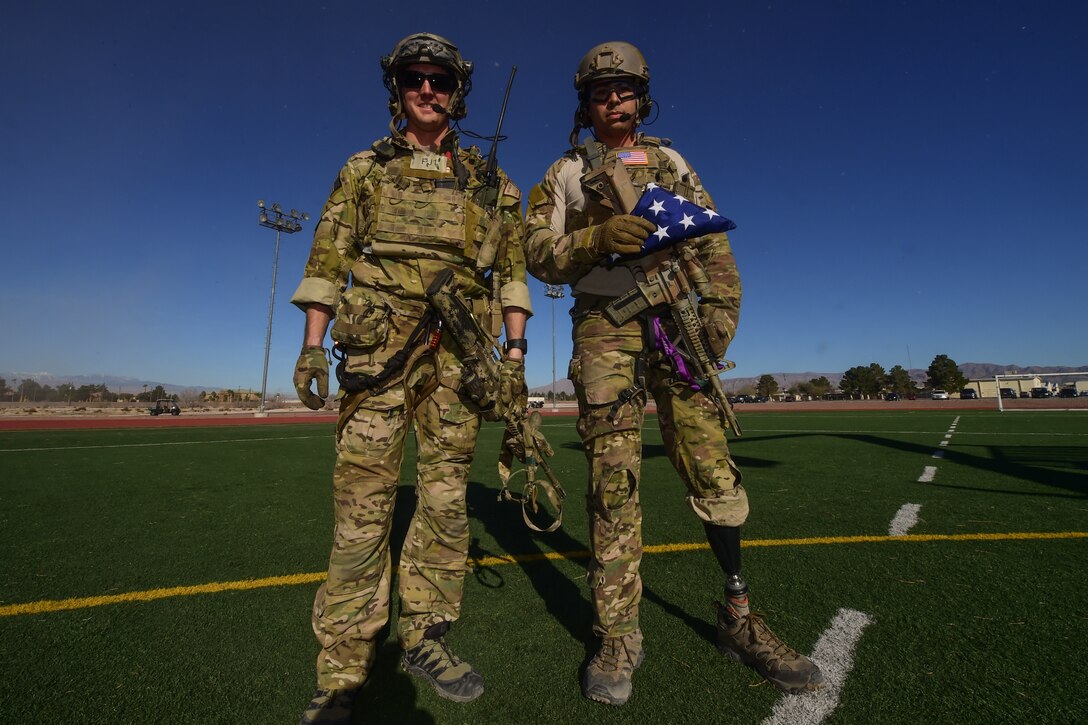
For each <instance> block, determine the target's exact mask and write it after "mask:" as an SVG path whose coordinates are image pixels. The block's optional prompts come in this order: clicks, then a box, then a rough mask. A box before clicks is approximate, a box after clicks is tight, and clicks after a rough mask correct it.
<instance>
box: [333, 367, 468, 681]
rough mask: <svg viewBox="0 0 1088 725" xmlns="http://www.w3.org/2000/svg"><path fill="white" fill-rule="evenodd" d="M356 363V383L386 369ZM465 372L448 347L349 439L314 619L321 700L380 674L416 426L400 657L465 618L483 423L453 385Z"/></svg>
mask: <svg viewBox="0 0 1088 725" xmlns="http://www.w3.org/2000/svg"><path fill="white" fill-rule="evenodd" d="M350 362H351V364H350V365H349V370H351V371H353V372H360V371H362V372H370V373H373V372H376V371H377V369H379V368H380V365H377V364H376V363H375V362H374V361H372V360H370V359H367V358H363V359H355V358H352V360H351V361H350ZM459 369H460V368H459V366H458V363H457V360H456V358H455V357H454V356H453V354H452V353H451V352H450V351H449V350H448V349H447V348H446V347H444V346H443V347H442V348H440V349H439V351H438V354H437V356H436V355H427V356H425V357H423V358H420V359H419V360H418V361H416V362H415V363H414V364H413V365H412V367H411V369H410V371H409V372H408V374H407V375H406V376H405V379H404V381H403V384H400V385H395V386H393V387H392V388H390V389H389V390H387V391H385V392H383V393H381V394H379V395H375V396H372V397H369V398H367V399H366V400H365V401H364V402H363V403H362V404H361V405H360V406H359V408H358V409H357V410H356V411H355V412H354V414H352V415H351V417H350V418H349V419H348V420H347V422H346V424H345V425H344V427H343V429H342V430H341V431H340V434H339V436H338V439H337V457H336V467H335V471H334V475H333V496H334V512H335V522H336V527H335V531H334V536H333V546H332V554H331V555H330V557H329V572H328V579H327V580H326V582H325V583H324V584H323V585H322V586H321V587H320V589H319V590H318V593H317V598H316V599H315V601H314V608H313V628H314V633H315V634H316V635H317V639H318V641H319V642H320V644H321V652H320V654H319V655H318V658H317V681H318V687H320V688H343V687H357V686H359V685H360V684H362V683H363V682H364V681H365V680H366V678H367V675H368V673H369V671H370V668H371V667H372V665H373V662H374V657H375V654H376V651H377V647H378V645H379V643H378V642H377V641H376V638H377V635H378V632H379V630H381V629H382V627H383V626H384V625H385V623H386V622H387V621H388V618H389V598H390V580H391V578H392V572H391V557H390V551H389V536H390V527H391V524H392V521H393V507H394V504H395V502H396V495H397V482H398V480H399V477H400V467H401V462H402V460H403V457H404V445H405V438H406V434H407V431H408V427H409V425H411V424H413V423H414V424H415V432H416V442H417V448H418V463H417V466H416V494H417V496H418V503H417V505H416V509H415V513H414V514H413V516H412V521H411V524H410V526H409V529H408V534H407V538H406V539H405V542H404V546H403V548H402V550H401V554H400V564H399V567H398V572H397V576H398V594H399V596H400V600H401V605H400V606H401V608H400V616H399V618H398V621H397V634H398V637H399V639H400V642H401V646H402V647H404V648H405V649H407V648H410V647H413V646H415V645H416V644H418V643H419V642H420V641H421V640H422V639H423V632H424V630H425V629H427V627H429V626H431V625H432V624H435V623H437V622H441V621H451V622H452V621H454V620H456V619H457V618H458V616H459V614H460V610H461V599H462V593H463V585H464V577H465V572H466V569H467V564H466V562H467V558H468V545H469V530H468V513H467V508H466V501H465V495H466V489H467V484H468V469H469V466H470V465H471V463H472V455H473V451H474V449H475V446H476V436H477V433H478V432H479V429H480V420H479V416H478V415H477V413H476V412H475V410H474V409H472V408H470V405H469V404H466V403H465V402H464V401H462V400H461V398H460V397H459V396H458V394H457V392H456V390H454V389H453V387H451V385H450V381H451V380H455V379H457V378H458V377H459ZM436 386H437V387H436ZM432 391H433V392H432Z"/></svg>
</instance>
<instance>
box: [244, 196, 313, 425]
mask: <svg viewBox="0 0 1088 725" xmlns="http://www.w3.org/2000/svg"><path fill="white" fill-rule="evenodd" d="M257 207H258V208H260V209H261V214H260V216H259V217H257V223H258V224H260V225H261V226H262V227H268V228H269V229H275V230H276V251H275V254H274V255H273V257H272V292H271V294H270V295H269V298H268V330H267V332H266V333H265V336H264V371H263V372H262V373H261V402H260V406H259V407H258V409H257V415H258V416H260V417H263V416H264V415H265V411H264V403H265V394H266V391H267V390H268V353H269V351H270V350H271V349H272V312H273V311H274V310H275V307H276V273H277V272H278V271H279V264H280V232H285V233H287V234H294V233H295V232H298V231H301V230H302V225H301V224H299V223H298V222H297V221H295V220H296V219H297V218H298V215H299V212H298V211H297V210H295V209H292V210H291V214H290V215H289V216H288V215H284V213H283V208H282V207H280V205H279V204H277V203H275V202H273V203H272V216H269V214H268V211H267V210H266V208H265V205H264V199H258V200H257ZM301 215H302V218H303V219H309V218H310V216H309V215H308V214H306V213H305V212H302V213H301Z"/></svg>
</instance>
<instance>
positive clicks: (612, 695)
mask: <svg viewBox="0 0 1088 725" xmlns="http://www.w3.org/2000/svg"><path fill="white" fill-rule="evenodd" d="M645 656H646V653H645V652H644V651H643V649H642V632H632V633H631V634H625V635H623V636H620V637H605V638H604V639H603V640H601V648H600V649H599V650H598V651H597V654H596V655H594V656H593V659H591V660H590V661H589V665H588V666H587V667H586V672H585V676H584V677H583V678H582V694H583V695H585V696H586V697H588V698H589V699H590V700H596V701H597V702H603V703H605V704H607V705H622V704H623V703H625V702H627V700H628V699H629V698H630V697H631V675H632V674H634V671H635V670H636V669H638V666H639V665H641V664H642V660H643V659H644V658H645Z"/></svg>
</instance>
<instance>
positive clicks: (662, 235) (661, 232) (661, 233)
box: [654, 226, 669, 239]
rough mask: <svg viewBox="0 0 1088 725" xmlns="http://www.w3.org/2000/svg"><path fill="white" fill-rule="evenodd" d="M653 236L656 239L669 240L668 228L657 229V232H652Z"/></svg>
mask: <svg viewBox="0 0 1088 725" xmlns="http://www.w3.org/2000/svg"><path fill="white" fill-rule="evenodd" d="M654 236H655V237H657V238H658V239H668V238H669V232H668V228H667V227H660V226H659V227H658V228H657V231H656V232H654Z"/></svg>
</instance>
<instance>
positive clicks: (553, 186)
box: [525, 157, 603, 284]
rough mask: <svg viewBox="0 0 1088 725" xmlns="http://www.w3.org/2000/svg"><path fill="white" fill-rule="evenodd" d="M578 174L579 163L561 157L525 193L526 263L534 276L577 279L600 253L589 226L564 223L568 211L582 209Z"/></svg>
mask: <svg viewBox="0 0 1088 725" xmlns="http://www.w3.org/2000/svg"><path fill="white" fill-rule="evenodd" d="M581 178H582V165H581V163H580V162H579V161H577V160H575V159H572V158H569V157H564V158H562V159H560V160H559V161H557V162H555V163H554V164H552V166H551V168H549V169H548V172H547V173H546V174H545V175H544V180H543V181H541V182H540V183H539V184H537V185H536V186H535V187H533V190H532V191H531V192H530V193H529V211H528V215H527V217H526V223H525V227H526V228H525V233H526V237H525V255H526V265H527V267H528V269H529V271H530V272H531V273H532V274H533V276H534V277H536V278H538V279H540V280H543V281H544V282H547V283H549V284H565V283H571V282H575V281H577V280H578V279H579V278H581V277H582V276H583V275H585V274H586V273H587V272H589V270H590V269H591V268H592V267H593V266H594V265H595V264H596V263H597V262H599V261H600V260H601V258H602V256H603V255H601V254H600V253H598V252H596V251H594V250H593V248H592V245H591V243H590V242H591V240H590V235H591V232H592V227H583V228H580V229H567V226H566V220H567V218H568V212H577V211H582V210H583V209H585V204H586V200H585V196H584V195H583V193H582V186H581Z"/></svg>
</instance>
